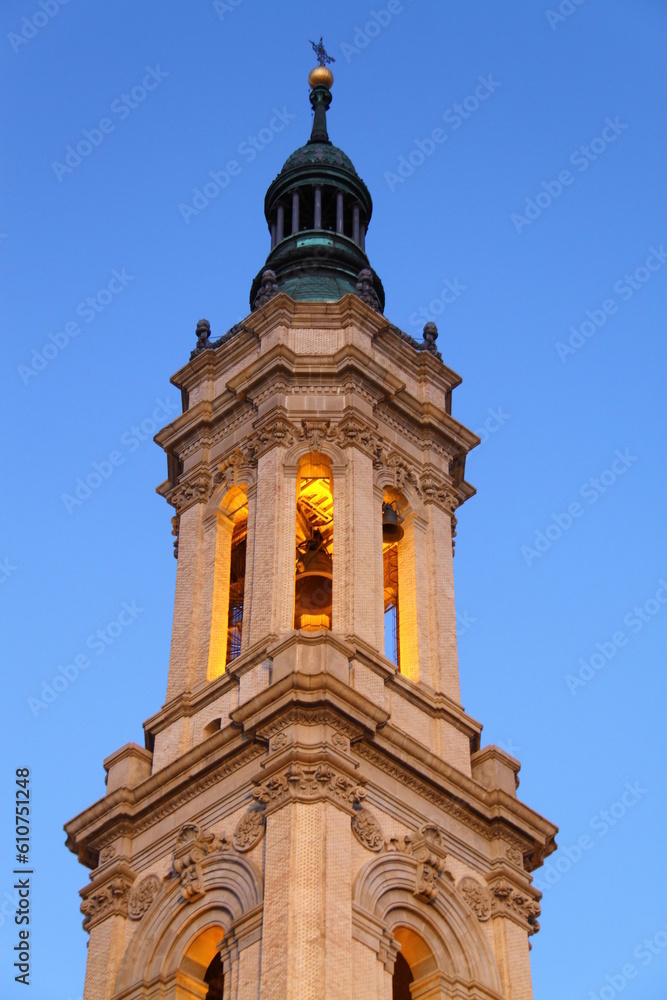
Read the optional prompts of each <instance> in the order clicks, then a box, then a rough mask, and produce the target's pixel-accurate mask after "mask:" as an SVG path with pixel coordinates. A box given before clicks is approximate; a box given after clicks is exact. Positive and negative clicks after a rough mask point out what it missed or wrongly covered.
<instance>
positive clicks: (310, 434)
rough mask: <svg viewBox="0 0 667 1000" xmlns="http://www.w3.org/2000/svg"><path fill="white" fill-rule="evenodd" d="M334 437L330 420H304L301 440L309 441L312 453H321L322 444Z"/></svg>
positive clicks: (300, 432)
mask: <svg viewBox="0 0 667 1000" xmlns="http://www.w3.org/2000/svg"><path fill="white" fill-rule="evenodd" d="M330 437H332V433H331V421H330V420H302V421H301V428H300V431H299V439H300V440H301V441H307V442H308V447H309V448H310V449H311V451H319V449H320V447H321V446H322V443H323V442H324V441H327V440H329V438H330Z"/></svg>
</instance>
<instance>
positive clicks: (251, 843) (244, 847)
mask: <svg viewBox="0 0 667 1000" xmlns="http://www.w3.org/2000/svg"><path fill="white" fill-rule="evenodd" d="M265 826H266V820H265V819H264V815H263V813H261V812H259V810H258V809H254V810H249V811H248V812H247V813H246V814H245V816H242V817H241V819H240V820H239V822H238V825H237V827H236V829H235V830H234V833H233V834H232V844H233V845H234V847H235V848H236V850H237V851H240V852H241V854H245V853H246V851H252V849H253V847H256V846H257V844H259V842H260V840H261V839H262V837H263V836H264V829H265Z"/></svg>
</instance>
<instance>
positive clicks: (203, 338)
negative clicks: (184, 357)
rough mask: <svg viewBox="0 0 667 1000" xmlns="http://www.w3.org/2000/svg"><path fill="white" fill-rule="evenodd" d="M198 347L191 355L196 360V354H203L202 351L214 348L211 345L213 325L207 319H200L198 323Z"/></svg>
mask: <svg viewBox="0 0 667 1000" xmlns="http://www.w3.org/2000/svg"><path fill="white" fill-rule="evenodd" d="M196 334H197V346H196V347H195V349H194V351H193V352H192V354H191V355H190V357H191V358H194V356H195V355H196V354H201V352H202V351H206V350H208V348H209V347H213V344H212V343H211V324H210V323H209V321H208V320H207V319H200V320H199V322H198V323H197V330H196Z"/></svg>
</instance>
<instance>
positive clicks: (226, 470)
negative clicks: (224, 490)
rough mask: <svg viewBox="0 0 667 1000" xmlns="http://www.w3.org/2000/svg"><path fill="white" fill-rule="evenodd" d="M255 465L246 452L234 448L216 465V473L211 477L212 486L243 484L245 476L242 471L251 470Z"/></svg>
mask: <svg viewBox="0 0 667 1000" xmlns="http://www.w3.org/2000/svg"><path fill="white" fill-rule="evenodd" d="M256 464H257V463H256V462H255V461H254V459H252V458H251V457H250V456H249V455H248V454H247V452H244V451H242V450H241V449H240V448H234V450H233V451H231V452H230V453H229V455H227V456H226V458H224V459H223V460H222V461H221V462H219V463H218V471H217V472H216V473H215V475H214V476H213V482H214V484H216V485H218V484H219V483H225V485H226V486H228V487H231V486H238V484H239V483H241V482H245V480H246V478H247V476H244V471H246V470H251V469H252V468H253V467H254V466H255V465H256Z"/></svg>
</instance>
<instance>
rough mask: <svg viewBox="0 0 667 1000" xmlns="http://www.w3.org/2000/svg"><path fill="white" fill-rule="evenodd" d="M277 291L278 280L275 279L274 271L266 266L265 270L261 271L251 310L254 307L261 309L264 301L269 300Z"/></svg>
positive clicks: (278, 289)
mask: <svg viewBox="0 0 667 1000" xmlns="http://www.w3.org/2000/svg"><path fill="white" fill-rule="evenodd" d="M279 292H280V288H279V287H278V282H277V281H276V272H275V271H272V270H271V269H270V268H268V267H267V268H266V270H265V271H262V278H261V284H260V286H259V291H258V292H257V295H256V296H255V301H254V302H253V304H252V308H253V312H254V311H255V309H261V308H262V306H263V305H264V304H265V303H266V302H269V301H270V300H271V299H272V298H273V297H274V296H275V295H277V294H278V293H279Z"/></svg>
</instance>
